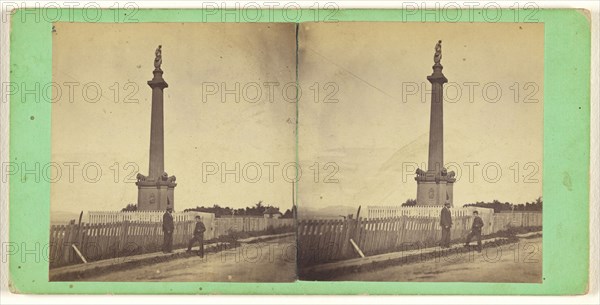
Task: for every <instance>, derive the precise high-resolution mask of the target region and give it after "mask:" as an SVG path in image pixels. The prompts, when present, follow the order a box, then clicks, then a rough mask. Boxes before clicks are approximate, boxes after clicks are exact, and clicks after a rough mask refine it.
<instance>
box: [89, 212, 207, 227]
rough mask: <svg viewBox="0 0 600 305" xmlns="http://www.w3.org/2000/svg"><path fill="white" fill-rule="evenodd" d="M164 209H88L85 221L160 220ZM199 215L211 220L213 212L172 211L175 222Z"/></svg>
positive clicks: (189, 219) (92, 222)
mask: <svg viewBox="0 0 600 305" xmlns="http://www.w3.org/2000/svg"><path fill="white" fill-rule="evenodd" d="M164 214H165V211H126V212H121V211H90V212H87V221H85V220H84V221H83V222H86V223H90V224H94V223H113V222H123V221H129V222H133V221H137V222H161V221H162V219H163V215H164ZM196 215H199V216H200V217H201V218H202V221H203V222H204V221H211V220H212V219H214V218H215V214H213V213H204V212H173V220H174V221H177V222H183V221H193V220H194V219H195V218H196Z"/></svg>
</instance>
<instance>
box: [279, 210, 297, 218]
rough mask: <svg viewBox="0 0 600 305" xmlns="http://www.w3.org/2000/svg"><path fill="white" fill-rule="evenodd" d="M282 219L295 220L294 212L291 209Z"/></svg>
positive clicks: (286, 211)
mask: <svg viewBox="0 0 600 305" xmlns="http://www.w3.org/2000/svg"><path fill="white" fill-rule="evenodd" d="M281 218H294V212H292V210H290V209H287V210H285V213H283V216H281Z"/></svg>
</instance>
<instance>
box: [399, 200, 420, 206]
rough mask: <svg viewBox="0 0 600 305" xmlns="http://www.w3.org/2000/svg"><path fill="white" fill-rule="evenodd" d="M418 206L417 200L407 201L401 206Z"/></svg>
mask: <svg viewBox="0 0 600 305" xmlns="http://www.w3.org/2000/svg"><path fill="white" fill-rule="evenodd" d="M416 205H417V200H416V199H407V200H406V201H405V202H404V203H403V204H401V205H400V206H403V207H414V206H416Z"/></svg>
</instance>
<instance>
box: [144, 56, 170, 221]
mask: <svg viewBox="0 0 600 305" xmlns="http://www.w3.org/2000/svg"><path fill="white" fill-rule="evenodd" d="M155 55H156V57H155V59H154V71H153V72H152V73H153V74H154V77H153V78H152V80H150V81H148V85H149V86H150V88H152V114H151V118H150V153H149V155H150V160H149V166H148V176H144V175H142V174H138V175H137V182H136V185H137V186H138V210H140V211H162V210H166V209H167V208H174V190H175V186H177V183H175V176H169V175H168V174H167V173H166V172H165V155H164V153H165V143H164V116H163V90H164V89H165V88H167V87H168V86H169V85H168V84H167V82H166V81H165V80H164V79H163V77H162V75H163V71H162V69H161V64H162V47H161V46H158V48H157V49H156V52H155Z"/></svg>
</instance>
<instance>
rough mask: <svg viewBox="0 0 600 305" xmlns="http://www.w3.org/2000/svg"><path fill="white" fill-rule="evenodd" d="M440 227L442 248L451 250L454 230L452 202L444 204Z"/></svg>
mask: <svg viewBox="0 0 600 305" xmlns="http://www.w3.org/2000/svg"><path fill="white" fill-rule="evenodd" d="M440 226H441V227H442V240H441V241H440V247H442V248H450V228H452V214H450V202H446V203H444V207H443V208H442V212H441V215H440Z"/></svg>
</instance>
